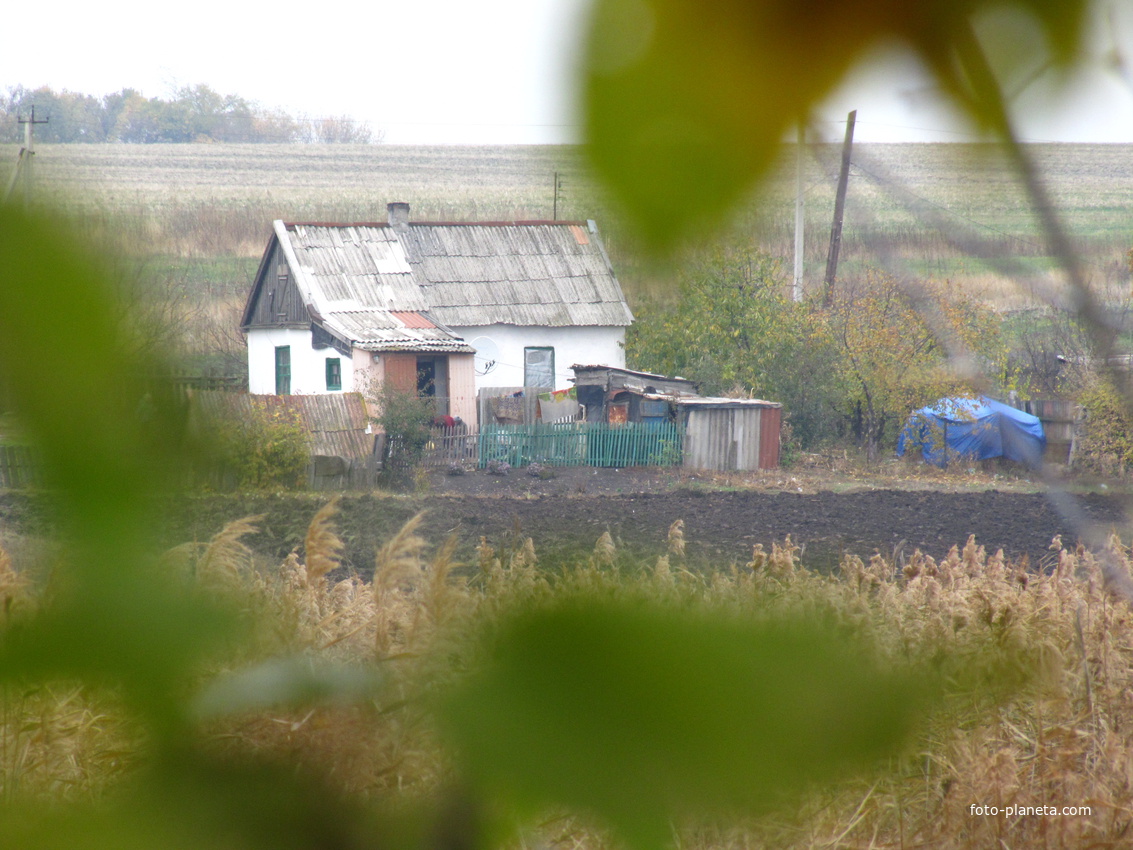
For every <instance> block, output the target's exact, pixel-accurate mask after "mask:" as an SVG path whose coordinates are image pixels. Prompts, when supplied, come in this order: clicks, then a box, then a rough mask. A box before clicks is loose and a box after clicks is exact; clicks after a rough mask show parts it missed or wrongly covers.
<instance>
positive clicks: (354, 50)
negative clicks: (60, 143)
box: [0, 0, 1133, 144]
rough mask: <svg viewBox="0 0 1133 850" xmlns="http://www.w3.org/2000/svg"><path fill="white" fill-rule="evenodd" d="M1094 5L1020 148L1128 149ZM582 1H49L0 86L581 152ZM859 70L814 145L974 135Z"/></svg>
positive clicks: (899, 85) (822, 113) (1129, 25)
mask: <svg viewBox="0 0 1133 850" xmlns="http://www.w3.org/2000/svg"><path fill="white" fill-rule="evenodd" d="M1099 2H1100V3H1101V4H1102V5H1103V6H1106V7H1111V9H1112V11H1110V12H1109V13H1107V14H1104V15H1102V16H1100V17H1099V21H1098V28H1097V32H1096V33H1095V36H1094V38H1093V39H1092V44H1093V45H1094V51H1095V52H1096V53H1097V54H1098V57H1099V58H1098V61H1097V62H1096V63H1093V64H1092V65H1091V66H1090V70H1089V71H1088V72H1087V73H1085V74H1084V75H1083V76H1082V78H1081V79H1079V80H1078V81H1076V84H1075V87H1074V88H1073V89H1072V90H1071V92H1070V96H1069V97H1068V98H1067V99H1066V101H1065V102H1064V103H1063V104H1062V105H1060V106H1059V107H1058V108H1055V107H1054V106H1053V104H1054V103H1055V101H1054V100H1053V99H1052V95H1051V94H1050V92H1049V91H1048V90H1041V89H1038V88H1033V89H1032V90H1030V91H1028V92H1027V93H1026V94H1025V95H1024V97H1023V98H1022V99H1021V100H1020V105H1021V108H1022V111H1023V113H1024V115H1025V120H1022V121H1021V124H1020V127H1021V135H1022V136H1023V137H1024V138H1025V139H1028V140H1034V141H1075V142H1087V141H1098V142H1133V80H1130V79H1122V77H1121V76H1120V74H1119V73H1117V72H1116V71H1113V70H1106V69H1104V68H1103V67H1102V65H1103V62H1102V59H1103V58H1104V57H1103V54H1105V53H1106V51H1109V50H1111V49H1112V48H1113V47H1114V46H1115V44H1114V38H1113V31H1112V28H1111V27H1110V26H1109V24H1108V22H1109V21H1110V20H1111V19H1112V20H1116V22H1117V29H1118V30H1119V32H1118V34H1117V45H1116V46H1117V47H1119V48H1120V50H1121V51H1122V52H1123V53H1125V54H1126V55H1127V57H1128V58H1129V59H1130V60H1133V0H1099ZM588 6H589V0H366V2H356V0H338V2H335V3H328V4H327V5H325V6H323V5H321V4H313V5H312V4H302V5H295V6H290V5H288V4H285V3H278V2H275V3H261V2H242V0H197V2H194V3H191V4H185V3H155V2H153V0H102V2H99V3H82V4H79V3H72V2H65V3H64V4H62V6H60V7H58V10H59V14H58V15H56V16H54V18H51V19H49V18H45V17H44V15H43V11H42V7H36V9H35V10H33V8H32V5H31V4H23V5H22V6H20V7H18V9H19V10H26V11H18V10H12V11H9V13H8V20H7V23H8V24H9V26H7V27H5V29H6V30H7V33H8V37H6V38H5V43H4V46H3V49H2V50H0V87H3V88H7V87H9V86H13V85H17V84H20V85H24V86H27V87H29V88H35V87H37V86H40V85H49V86H51V87H52V88H54V89H56V90H61V89H69V90H71V91H77V92H82V93H84V94H94V95H103V94H107V93H110V92H114V91H118V90H120V89H122V88H126V87H132V88H135V89H138V90H139V91H141V92H142V93H143V94H145V95H147V96H149V97H153V96H161V97H165V96H168V95H169V94H170V92H171V91H172V90H174V89H175V88H177V87H179V86H185V85H196V84H198V83H204V84H207V85H209V86H211V87H212V88H214V89H216V90H217V91H218V92H220V93H222V94H237V95H240V96H242V97H245V98H247V99H249V100H254V101H257V102H259V103H260V104H262V105H264V106H268V107H281V108H283V109H285V110H287V111H288V112H290V113H292V114H294V115H298V114H307V115H311V116H326V115H341V114H349V115H352V116H353V117H355V118H358V119H360V120H365V121H368V122H369V123H370V125H371V126H372V127H373V128H374V129H376V130H381V131H383V132H384V134H385V139H386V141H387V142H389V143H391V144H402V143H439V144H448V143H458V144H476V143H492V144H504V143H512V144H525V143H557V142H572V141H578V140H579V139H580V128H579V122H578V120H577V117H576V108H575V107H576V98H575V96H574V77H575V70H576V69H575V67H574V64H573V61H574V57H575V56H576V55H577V53H578V46H579V44H580V41H581V38H582V30H583V25H584V20H585V15H586V9H587V7H588ZM20 15H25V16H26V19H25V20H24V21H22V22H21V21H19V20H18V19H19V16H20ZM13 19H15V24H16V25H12V24H13V23H14V21H13ZM16 34H18V35H16ZM875 59H877V60H878V61H875V62H873V63H867V64H868V67H866V68H863V69H862V70H861V71H860V73H858V74H857V75H856V76H855V78H854V80H853V81H852V82H851V84H850V85H849V86H848V87H847V88H846V89H844V90H842V91H840V92H839V93H837V94H836V95H835V96H833V97H832V98H831V100H830V101H829V102H828V103H827V104H825V105H824V106H823V107H822V108H820V109H819V110H817V111H816V116H815V120H816V124H815V126H816V127H817V128H818V130H819V131H820V132H821V133H822V134H823V135H824V136H825V137H826V138H828V139H830V140H836V139H840V138H841V133H842V130H841V122H843V121H844V120H845V116H846V113H847V112H848V111H849V110H850V109H856V110H857V111H858V116H857V121H858V123H857V129H856V132H855V138H856V139H858V140H860V141H966V140H971V139H972V138H973V136H972V135H971V133H970V130H969V129H968V128H966V127H964V126H963V125H962V124H961V123H959V122H957V121H956V119H955V116H953V115H951V114H950V113H949V112H948V110H947V109H946V108H944V107H943V106H942V105H941V101H940V98H939V97H937V96H936V95H935V94H934V93H933V92H932V91H931V89H930V88H928V86H927V82H926V81H925V80H924V78H923V76H921V75H920V74H919V71H918V69H917V68H916V67H915V65H914V64H913V63H911V62H910V61H909V60H908V59H907V58H902V57H900V56H899V55H895V54H894V53H893V52H892V51H879V52H878V54H877V57H875ZM1066 104H1073V106H1072V107H1070V106H1067V105H1066Z"/></svg>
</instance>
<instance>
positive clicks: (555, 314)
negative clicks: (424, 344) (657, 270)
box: [405, 222, 633, 327]
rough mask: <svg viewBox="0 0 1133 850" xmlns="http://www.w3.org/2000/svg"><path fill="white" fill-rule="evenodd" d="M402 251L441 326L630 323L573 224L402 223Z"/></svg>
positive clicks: (585, 234) (592, 246)
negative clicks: (406, 226) (403, 246)
mask: <svg viewBox="0 0 1133 850" xmlns="http://www.w3.org/2000/svg"><path fill="white" fill-rule="evenodd" d="M405 247H406V254H407V256H408V258H409V263H410V265H411V266H413V269H414V271H415V272H417V273H418V278H419V280H420V282H421V285H422V287H423V288H424V290H425V293H426V299H427V300H428V302H429V312H430V314H431V315H432V316H434V317H436V318H437V319H438V320H439V321H440V322H442V323H443V324H446V325H449V326H452V327H460V326H466V325H474V326H479V325H493V324H512V325H543V326H548V325H549V326H559V327H561V326H568V325H612V326H624V325H628V324H630V322H632V321H633V316H632V314H631V313H630V311H629V308H628V307H627V306H626V302H625V298H624V296H623V295H622V290H621V286H620V285H619V284H618V281H617V278H616V277H615V276H614V271H613V269H612V268H610V264H609V262H607V260H606V257H605V254H604V253H603V252H602V248H601V245H600V244H598V241H597V239H594V238H591V234H590V233H589V231H588V230H587V229H586V228H585V227H584V226H582V225H580V224H578V223H577V222H574V223H569V222H524V223H507V222H501V223H493V224H455V223H454V224H429V223H410V225H409V227H408V230H407V232H406V238H405Z"/></svg>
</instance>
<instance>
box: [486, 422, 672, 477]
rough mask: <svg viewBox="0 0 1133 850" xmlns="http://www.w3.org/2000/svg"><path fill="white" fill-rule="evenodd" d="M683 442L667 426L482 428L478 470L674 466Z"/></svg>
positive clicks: (588, 424)
mask: <svg viewBox="0 0 1133 850" xmlns="http://www.w3.org/2000/svg"><path fill="white" fill-rule="evenodd" d="M683 438H684V433H683V431H682V430H681V429H680V428H679V427H678V426H676V425H674V424H672V423H671V422H662V423H638V422H633V423H626V424H622V425H609V424H607V423H604V422H563V423H553V424H534V425H485V426H484V427H483V428H481V429H480V433H479V434H478V435H477V445H478V449H479V458H478V463H477V465H478V466H479V467H480V468H481V469H483V468H485V467H487V466H488V464H489V463H491V462H492V461H496V462H501V463H507V464H509V465H511V466H527V465H528V464H531V463H542V464H546V465H548V466H607V467H611V466H612V467H624V466H677V465H679V464H680V462H681V456H682V454H681V452H682V445H683Z"/></svg>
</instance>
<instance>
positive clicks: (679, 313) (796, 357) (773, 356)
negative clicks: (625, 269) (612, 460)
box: [626, 250, 839, 446]
mask: <svg viewBox="0 0 1133 850" xmlns="http://www.w3.org/2000/svg"><path fill="white" fill-rule="evenodd" d="M634 314H635V317H636V321H635V322H634V324H633V325H631V326H630V327H629V329H628V330H627V332H626V361H627V363H629V364H630V366H631V367H632V368H635V369H643V370H645V371H650V372H658V373H660V374H665V375H681V376H683V377H686V378H690V379H692V380H694V381H698V382H700V385H701V392H702V393H705V394H707V395H738V396H755V397H761V398H766V399H768V400H770V401H778V402H782V403H783V405H784V409H785V411H786V413H787V415H788V416H789V417H790V422H791V427H792V429H793V431H794V434H795V436H796V437H797V438H798V440H799V442H800V443H801V444H802V445H803V446H811V445H813V444H815V443H818V442H820V441H822V440H824V439H828V438H830V437H831V436H832V435H833V433H834V430H833V427H832V426H833V420H834V416H833V415H834V413H835V411H836V409H837V407H838V402H839V395H838V392H839V386H838V377H837V368H836V365H835V357H836V355H837V352H836V351H835V350H834V347H833V345H832V341H831V340H830V339H829V337H828V335H827V333H826V329H825V327H824V325H823V323H822V322H820V321H817V320H816V316H815V315H814V313H813V312H812V311H811V310H810V309H809V307H808V306H807V305H804V304H800V303H796V302H794V301H792V300H791V299H790V297H789V295H788V290H787V284H786V280H785V276H784V274H783V271H782V268H781V266H780V264H779V262H778V261H777V260H775V259H773V258H772V257H770V256H769V255H767V254H765V253H762V252H758V251H752V250H738V251H730V252H728V251H723V250H717V251H716V252H715V253H713V254H711V255H709V256H707V257H705V258H703V259H700V260H698V261H695V262H693V263H691V264H688V265H686V266H683V267H682V272H681V273H680V275H679V277H678V278H677V280H676V281H675V283H674V285H673V287H672V290H671V292H670V294H669V297H667V298H665V299H664V300H661V299H648V300H644V301H643V302H641V303H639V304H637V305H635V307H634Z"/></svg>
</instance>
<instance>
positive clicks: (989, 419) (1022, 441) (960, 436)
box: [897, 396, 1046, 466]
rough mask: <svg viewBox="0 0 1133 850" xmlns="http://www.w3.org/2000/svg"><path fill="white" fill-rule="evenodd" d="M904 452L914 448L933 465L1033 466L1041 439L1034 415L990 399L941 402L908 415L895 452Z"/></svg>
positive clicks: (1043, 443)
mask: <svg viewBox="0 0 1133 850" xmlns="http://www.w3.org/2000/svg"><path fill="white" fill-rule="evenodd" d="M906 448H909V449H920V451H921V453H922V455H923V457H924V459H925V461H926V462H928V463H932V464H935V465H936V466H946V465H947V464H948V461H950V460H957V459H960V458H963V459H966V460H984V459H986V458H992V457H1005V458H1007V459H1008V460H1015V461H1019V462H1020V463H1025V464H1027V465H1028V466H1038V465H1039V464H1040V463H1041V462H1042V456H1043V449H1044V448H1046V435H1045V434H1043V426H1042V422H1040V421H1039V418H1038V417H1037V416H1032V415H1031V414H1029V413H1024V412H1023V411H1022V410H1017V409H1016V408H1014V407H1011V406H1010V405H1006V404H1004V403H1003V402H999V401H996V400H995V399H991V398H986V397H984V396H980V397H979V398H942V399H940V400H939V401H938V402H936V404H932V405H929V406H928V407H922V408H921V409H920V410H918V411H917V412H916V413H914V414H913V415H912V416H910V417H909V421H908V422H906V423H905V427H904V429H903V430H902V431H901V434H900V436H898V438H897V454H898V455H903V454H904V453H905V449H906Z"/></svg>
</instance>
